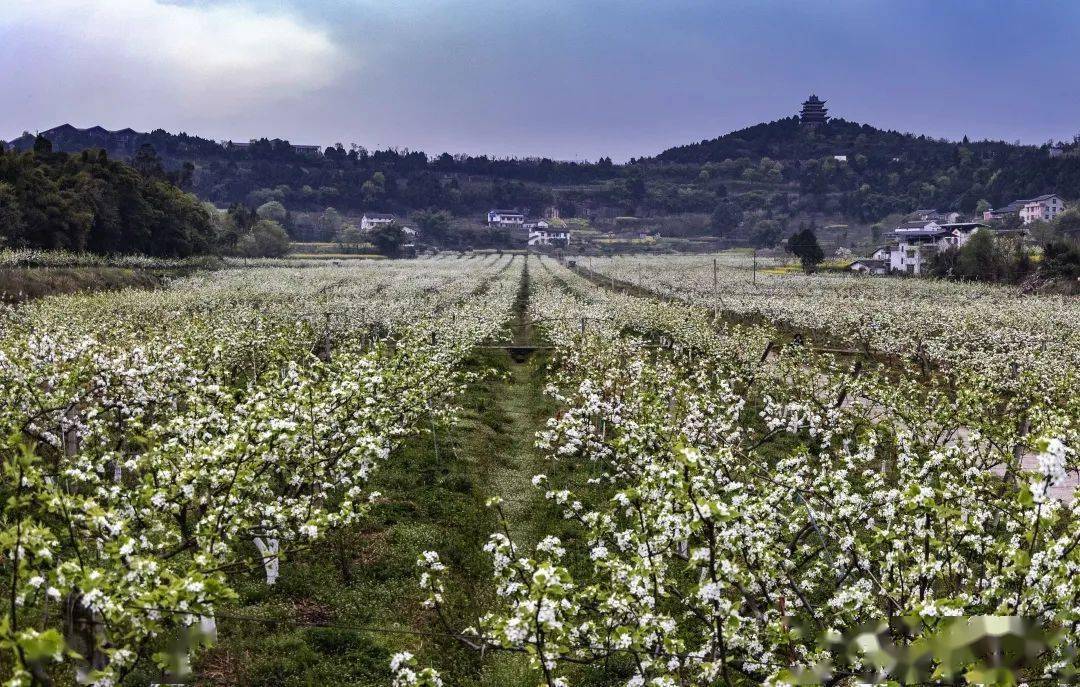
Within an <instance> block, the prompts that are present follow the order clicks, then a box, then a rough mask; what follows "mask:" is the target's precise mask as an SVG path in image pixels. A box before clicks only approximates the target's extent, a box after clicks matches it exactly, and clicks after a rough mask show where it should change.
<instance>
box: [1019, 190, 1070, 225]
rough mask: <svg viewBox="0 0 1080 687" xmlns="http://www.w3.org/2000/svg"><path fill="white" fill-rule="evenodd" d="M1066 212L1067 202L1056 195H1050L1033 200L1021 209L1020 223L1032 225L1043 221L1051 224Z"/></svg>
mask: <svg viewBox="0 0 1080 687" xmlns="http://www.w3.org/2000/svg"><path fill="white" fill-rule="evenodd" d="M1063 210H1065V202H1064V201H1063V200H1061V198H1060V197H1059V196H1058V195H1057V194H1055V193H1050V194H1047V195H1045V196H1039V197H1038V198H1032V199H1031V200H1029V201H1027V202H1025V203H1024V205H1023V207H1021V208H1020V221H1022V222H1023V223H1024V224H1031V223H1032V222H1036V221H1039V220H1042V221H1044V222H1049V221H1050V220H1052V219H1054V218H1055V217H1057V216H1058V215H1060V214H1061V213H1062V211H1063Z"/></svg>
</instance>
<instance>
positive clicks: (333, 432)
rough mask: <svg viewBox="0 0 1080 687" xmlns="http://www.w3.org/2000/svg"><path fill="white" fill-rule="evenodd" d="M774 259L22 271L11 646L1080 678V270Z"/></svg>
mask: <svg viewBox="0 0 1080 687" xmlns="http://www.w3.org/2000/svg"><path fill="white" fill-rule="evenodd" d="M770 267H774V265H770V264H768V263H767V262H765V261H759V262H758V264H757V265H756V267H755V265H754V263H753V260H752V258H751V257H750V256H748V255H746V254H745V253H721V254H716V255H673V256H659V255H657V256H622V257H615V258H594V259H584V260H579V261H577V264H576V265H574V266H569V265H568V263H567V264H564V263H563V262H559V261H556V260H554V259H552V258H548V257H538V256H536V255H525V254H506V255H501V254H494V253H492V254H474V255H471V256H468V255H457V254H454V255H441V256H439V257H434V258H422V259H419V260H413V261H398V260H347V261H341V262H340V263H333V264H330V262H329V261H316V260H311V261H296V262H292V263H290V261H287V260H277V261H257V260H255V261H249V262H240V261H237V262H234V263H231V264H228V265H226V266H224V268H222V269H218V270H215V271H199V270H193V271H192V272H190V273H189V274H186V276H181V277H178V278H176V279H173V280H171V281H169V282H168V283H167V284H166V285H165V286H164V287H163V288H159V289H157V290H153V291H144V290H137V289H124V290H119V291H114V292H110V293H98V294H83V295H62V296H55V297H46V298H41V299H36V300H31V301H28V302H25V303H21V304H19V305H12V306H0V307H2V308H3V310H0V399H2V404H0V424H2V426H0V430H2V432H3V437H4V439H3V441H4V444H3V461H4V469H3V478H2V479H3V481H2V487H0V489H2V491H3V497H4V499H3V520H2V524H0V581H2V582H3V583H4V586H3V589H4V592H3V601H5V602H6V603H4V604H3V608H4V610H3V611H2V612H3V621H2V624H0V650H2V651H3V652H4V653H3V657H2V658H0V678H3V679H4V680H5V681H6V682H5V684H11V685H45V684H56V685H67V684H75V683H76V681H77V680H81V681H83V682H85V683H94V684H100V685H112V684H122V685H145V684H151V683H181V682H183V683H191V684H200V685H267V686H269V685H388V684H389V685H394V686H395V687H406V686H411V685H428V686H432V685H440V684H445V685H473V686H476V687H481V686H484V687H496V686H502V685H508V686H509V685H544V686H546V687H562V686H564V685H566V686H568V685H590V686H592V685H596V686H600V685H629V686H633V687H640V686H644V685H657V686H668V685H671V686H676V685H678V686H682V685H756V684H762V683H773V684H780V683H795V682H800V681H801V682H803V683H824V682H828V683H830V684H844V685H847V684H856V683H859V682H884V681H886V680H895V681H906V682H908V683H915V682H925V681H929V680H930V679H931V677H933V678H934V679H951V678H954V677H958V676H963V678H964V679H967V680H968V681H969V682H980V681H981V682H987V683H995V684H996V683H1003V684H1004V683H1007V682H1008V681H1009V680H1012V679H1015V680H1016V681H1017V682H1024V681H1027V682H1029V683H1038V682H1045V681H1050V680H1057V679H1064V678H1067V677H1069V676H1071V675H1072V674H1073V673H1074V672H1075V671H1076V669H1078V668H1080V659H1078V658H1077V657H1076V655H1075V652H1074V651H1072V650H1071V649H1070V647H1073V646H1077V645H1078V643H1080V637H1077V633H1078V629H1077V628H1078V626H1077V622H1076V621H1077V619H1078V618H1080V576H1078V574H1077V573H1078V572H1080V551H1078V550H1077V548H1078V547H1077V545H1078V544H1080V521H1078V518H1077V512H1076V511H1077V510H1080V505H1077V503H1076V501H1075V500H1074V498H1073V491H1074V489H1075V488H1076V486H1077V483H1078V482H1077V476H1078V473H1077V469H1078V458H1080V457H1078V455H1077V446H1080V393H1077V390H1078V389H1080V301H1078V300H1077V299H1076V298H1069V297H1065V296H1048V295H1027V294H1022V293H1019V292H1018V291H1017V290H1016V289H1012V288H1003V287H997V286H988V285H974V284H962V283H948V282H940V281H935V280H928V279H919V280H916V279H867V278H859V277H852V276H848V275H839V274H821V275H811V276H806V275H801V274H788V273H784V272H783V271H781V270H775V269H773V270H770V269H769V268H770ZM957 618H959V620H957ZM972 618H980V620H977V621H972V620H971V619H972ZM1002 636H1010V637H1021V636H1022V637H1024V638H1025V640H1026V641H1027V644H1026V645H1025V646H1027V647H1029V650H1030V652H1032V656H1033V657H1032V658H1029V659H1028V660H1021V659H1020V658H1017V657H1015V656H1012V655H1009V656H999V655H996V654H994V653H993V650H994V646H998V645H995V644H994V643H993V641H990V640H989V639H988V638H994V637H997V638H1000V637H1002ZM870 640H873V641H870ZM995 670H996V671H997V672H993V671H995Z"/></svg>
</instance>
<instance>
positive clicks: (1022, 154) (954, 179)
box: [651, 117, 1080, 216]
mask: <svg viewBox="0 0 1080 687" xmlns="http://www.w3.org/2000/svg"><path fill="white" fill-rule="evenodd" d="M1071 148H1072V150H1071V151H1069V152H1068V153H1067V154H1066V155H1063V156H1061V157H1056V158H1051V156H1050V154H1049V152H1050V151H1049V148H1048V146H1045V145H1044V146H1031V145H1016V144H1010V143H1005V142H1002V141H969V140H967V138H966V137H965V138H964V140H963V141H960V142H954V141H946V140H942V139H935V138H931V137H927V136H916V135H914V134H905V133H900V132H897V131H885V130H882V129H878V128H875V127H873V126H870V125H868V124H858V123H855V122H848V121H846V120H843V119H832V120H830V121H829V122H828V123H826V124H824V125H822V126H819V127H816V128H808V127H805V126H802V125H801V124H800V122H799V118H798V117H789V118H786V119H780V120H777V121H775V122H770V123H768V124H756V125H754V126H751V127H747V128H745V129H741V130H739V131H733V132H731V133H729V134H725V135H723V136H720V137H718V138H714V139H711V140H706V141H701V142H700V143H693V144H689V145H684V146H678V147H675V148H670V149H668V150H665V151H663V152H662V153H660V154H659V155H657V156H656V157H655V158H652V159H651V160H652V161H654V162H656V163H660V164H671V163H675V164H680V163H681V164H687V165H693V166H705V167H709V168H715V167H717V166H720V165H725V164H726V165H729V166H730V165H732V164H733V163H735V162H736V161H741V163H742V164H745V162H746V161H751V162H760V160H762V159H763V158H769V159H770V160H773V161H776V162H779V163H780V164H781V166H782V169H783V177H784V179H785V180H790V181H798V182H799V183H800V187H801V189H802V191H803V192H810V193H815V192H824V191H826V190H832V191H836V192H848V193H852V192H859V193H862V194H863V195H876V196H879V197H887V198H899V199H902V202H901V203H900V204H899V206H901V207H902V206H904V205H921V206H937V207H948V208H953V209H958V210H961V211H963V212H972V211H974V210H975V208H976V205H977V204H978V201H979V200H980V199H983V200H986V201H987V202H989V203H990V204H992V205H1000V204H1005V203H1008V202H1009V201H1011V200H1014V199H1016V198H1023V197H1030V196H1035V195H1039V194H1042V193H1050V192H1054V193H1059V194H1061V195H1063V196H1065V197H1066V198H1078V197H1080V156H1078V155H1077V154H1076V153H1077V151H1076V150H1075V145H1074V146H1072V147H1071ZM836 156H844V157H846V161H840V160H837V159H836ZM834 162H835V163H839V164H832V163H834ZM887 198H882V200H883V201H885V200H887ZM871 205H873V203H871ZM881 205H882V206H889V205H893V203H890V202H883V203H881ZM859 214H864V213H859ZM865 214H866V215H868V216H873V215H874V214H875V213H874V212H873V211H871V212H868V213H865Z"/></svg>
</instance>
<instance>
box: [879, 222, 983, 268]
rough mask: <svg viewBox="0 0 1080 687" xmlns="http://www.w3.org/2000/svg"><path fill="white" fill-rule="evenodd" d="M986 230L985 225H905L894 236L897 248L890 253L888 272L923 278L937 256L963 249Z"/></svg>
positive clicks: (970, 223)
mask: <svg viewBox="0 0 1080 687" xmlns="http://www.w3.org/2000/svg"><path fill="white" fill-rule="evenodd" d="M984 228H987V225H986V224H983V223H982V222H952V223H949V222H947V223H944V224H938V223H937V222H933V221H931V222H923V221H921V220H919V221H915V222H905V223H904V224H901V225H900V226H899V227H897V228H896V231H894V232H893V237H894V239H895V240H896V245H894V246H892V247H891V248H890V250H889V271H890V272H903V273H905V274H921V273H922V271H923V270H924V269H926V267H927V265H928V264H929V262H930V260H931V259H932V258H933V257H934V256H935V255H937V254H938V253H940V252H942V251H945V250H948V249H949V248H959V247H960V246H963V245H964V244H965V243H967V242H968V240H969V239H970V238H971V237H972V235H974V233H975V232H976V231H978V230H980V229H984Z"/></svg>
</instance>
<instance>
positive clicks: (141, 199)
mask: <svg viewBox="0 0 1080 687" xmlns="http://www.w3.org/2000/svg"><path fill="white" fill-rule="evenodd" d="M214 239H215V237H214V232H213V228H212V225H211V222H210V216H209V214H208V213H207V211H206V209H205V208H204V207H202V204H201V203H200V202H199V200H198V199H197V198H195V197H194V196H191V195H189V194H186V193H184V192H182V191H181V190H179V189H178V188H176V186H174V185H173V183H171V181H170V179H169V178H168V176H167V174H166V173H165V171H164V170H163V169H161V168H160V167H153V166H151V167H149V168H145V169H143V170H141V171H140V170H136V169H135V168H134V167H133V166H131V165H129V164H126V163H123V162H120V161H117V160H112V159H110V158H109V156H108V154H106V153H105V152H103V151H100V150H88V151H83V152H81V153H76V154H68V153H62V152H54V151H53V150H52V148H51V146H50V145H49V143H48V141H46V140H45V139H39V141H38V144H37V145H36V147H35V149H34V150H33V151H31V152H26V153H23V152H18V151H3V150H0V246H4V247H14V248H24V247H26V248H49V249H66V250H72V251H91V252H95V253H145V254H147V255H155V256H179V257H186V256H189V255H193V254H197V253H205V252H208V251H209V250H211V249H212V248H213V242H214Z"/></svg>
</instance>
